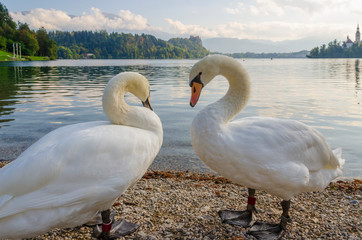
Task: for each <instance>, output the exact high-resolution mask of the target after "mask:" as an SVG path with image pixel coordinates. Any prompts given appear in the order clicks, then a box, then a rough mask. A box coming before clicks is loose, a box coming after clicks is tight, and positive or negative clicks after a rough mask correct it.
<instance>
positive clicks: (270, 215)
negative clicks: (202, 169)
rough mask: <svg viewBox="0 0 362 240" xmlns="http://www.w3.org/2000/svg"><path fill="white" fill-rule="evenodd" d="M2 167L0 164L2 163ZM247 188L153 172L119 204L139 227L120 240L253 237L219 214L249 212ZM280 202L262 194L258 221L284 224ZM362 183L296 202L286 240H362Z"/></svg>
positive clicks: (58, 235)
mask: <svg viewBox="0 0 362 240" xmlns="http://www.w3.org/2000/svg"><path fill="white" fill-rule="evenodd" d="M0 167H1V163H0ZM246 199H247V189H246V188H245V187H243V186H240V185H237V184H233V183H231V182H230V181H228V180H227V179H225V178H223V177H220V176H216V175H212V174H200V173H191V172H187V171H186V172H172V171H167V172H164V171H149V172H147V173H146V174H145V176H144V177H143V178H142V179H141V180H140V181H139V182H138V183H137V184H136V185H135V186H133V188H131V189H128V190H127V191H126V192H125V193H124V194H123V195H122V196H121V197H120V198H119V199H118V200H117V201H116V202H115V204H114V206H113V210H115V211H116V216H115V219H116V220H117V219H119V218H125V219H126V220H127V221H130V222H133V223H137V224H139V225H140V228H139V229H138V230H137V231H136V232H135V233H133V234H131V235H129V236H125V237H123V238H121V239H143V240H155V239H205V240H206V239H232V240H240V239H254V238H253V237H250V236H248V235H246V232H247V230H248V229H245V228H242V227H238V226H230V225H225V224H222V223H221V221H220V218H219V216H218V214H217V212H218V211H219V210H223V209H234V210H244V209H245V206H246ZM280 201H281V199H279V198H277V197H274V196H271V195H270V194H267V193H265V192H262V191H257V204H256V207H257V209H258V210H259V212H258V214H257V220H261V221H268V222H274V223H277V222H279V217H280V214H281V207H280V205H279V203H280ZM361 201H362V181H360V180H350V181H337V182H333V183H331V184H330V185H329V187H327V188H326V189H325V190H324V191H323V192H313V193H303V194H300V195H298V196H297V197H295V198H294V199H292V205H291V209H290V216H291V218H292V223H291V224H289V226H288V231H287V232H286V233H285V235H284V237H283V238H282V239H362V234H361V229H362V224H361V219H362V217H361V215H362V210H361ZM91 234H92V228H90V227H86V226H81V227H76V228H72V229H55V230H53V231H51V232H49V233H46V234H44V235H41V236H38V237H36V238H32V239H92V235H91Z"/></svg>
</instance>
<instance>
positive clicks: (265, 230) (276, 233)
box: [247, 222, 284, 240]
mask: <svg viewBox="0 0 362 240" xmlns="http://www.w3.org/2000/svg"><path fill="white" fill-rule="evenodd" d="M247 234H248V235H252V236H254V237H255V238H256V239H265V240H274V239H280V238H281V237H282V236H283V234H284V229H283V228H282V227H281V226H280V224H272V223H261V222H255V223H254V225H253V226H252V227H251V228H250V230H249V231H248V232H247Z"/></svg>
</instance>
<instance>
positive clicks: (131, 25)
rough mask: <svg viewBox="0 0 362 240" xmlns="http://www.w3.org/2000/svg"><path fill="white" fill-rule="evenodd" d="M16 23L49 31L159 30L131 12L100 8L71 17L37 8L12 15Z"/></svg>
mask: <svg viewBox="0 0 362 240" xmlns="http://www.w3.org/2000/svg"><path fill="white" fill-rule="evenodd" d="M10 14H11V17H12V18H13V19H14V21H16V22H17V21H20V22H26V23H28V25H29V27H30V28H33V29H39V28H41V27H44V28H45V29H47V30H51V31H52V30H63V31H77V30H107V31H119V30H123V29H129V30H158V29H157V28H152V27H151V26H149V25H148V24H147V19H146V18H144V17H142V16H141V15H137V14H134V13H132V12H130V11H129V10H120V11H119V13H118V15H115V14H105V13H102V12H101V10H100V9H98V8H91V11H90V13H89V14H88V13H83V14H82V16H70V15H68V14H67V13H65V12H63V11H60V10H55V9H42V8H36V9H34V10H31V11H29V12H25V13H22V12H16V13H10Z"/></svg>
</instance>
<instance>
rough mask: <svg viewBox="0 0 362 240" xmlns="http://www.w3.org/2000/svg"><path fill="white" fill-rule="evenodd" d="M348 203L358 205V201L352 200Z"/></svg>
mask: <svg viewBox="0 0 362 240" xmlns="http://www.w3.org/2000/svg"><path fill="white" fill-rule="evenodd" d="M349 203H351V204H359V201H358V200H352V201H350V202H349Z"/></svg>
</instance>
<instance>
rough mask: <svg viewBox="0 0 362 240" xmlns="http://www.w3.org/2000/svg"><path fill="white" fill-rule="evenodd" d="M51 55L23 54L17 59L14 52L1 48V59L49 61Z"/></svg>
mask: <svg viewBox="0 0 362 240" xmlns="http://www.w3.org/2000/svg"><path fill="white" fill-rule="evenodd" d="M48 60H49V57H40V56H21V59H18V60H15V59H14V58H13V54H12V53H9V52H5V51H1V50H0V61H48Z"/></svg>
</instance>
